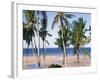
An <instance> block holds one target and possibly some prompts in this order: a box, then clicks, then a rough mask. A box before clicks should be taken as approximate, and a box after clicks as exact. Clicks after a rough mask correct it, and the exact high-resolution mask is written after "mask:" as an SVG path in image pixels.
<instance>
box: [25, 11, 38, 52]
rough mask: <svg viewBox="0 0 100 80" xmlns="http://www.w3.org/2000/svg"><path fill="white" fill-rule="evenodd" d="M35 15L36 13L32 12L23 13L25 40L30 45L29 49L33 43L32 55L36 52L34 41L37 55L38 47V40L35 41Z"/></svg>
mask: <svg viewBox="0 0 100 80" xmlns="http://www.w3.org/2000/svg"><path fill="white" fill-rule="evenodd" d="M35 13H36V12H35V11H32V10H24V11H23V15H24V21H23V23H24V24H23V39H24V40H25V41H26V42H27V43H28V47H29V45H30V43H31V45H32V53H33V52H34V49H33V41H34V46H35V49H36V53H37V45H36V39H35V32H37V28H36V17H35ZM27 50H28V49H27ZM27 52H28V51H27Z"/></svg>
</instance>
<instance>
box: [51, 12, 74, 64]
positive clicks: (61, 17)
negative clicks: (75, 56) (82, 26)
mask: <svg viewBox="0 0 100 80" xmlns="http://www.w3.org/2000/svg"><path fill="white" fill-rule="evenodd" d="M72 16H73V15H71V14H65V13H64V12H58V13H57V15H56V16H55V18H54V21H53V24H52V29H53V28H54V26H55V24H57V23H58V24H59V26H60V30H61V38H62V43H63V52H64V56H63V58H64V65H66V54H67V53H66V45H65V44H66V43H64V33H63V27H65V26H64V25H66V26H67V27H69V25H70V23H69V21H68V18H72Z"/></svg>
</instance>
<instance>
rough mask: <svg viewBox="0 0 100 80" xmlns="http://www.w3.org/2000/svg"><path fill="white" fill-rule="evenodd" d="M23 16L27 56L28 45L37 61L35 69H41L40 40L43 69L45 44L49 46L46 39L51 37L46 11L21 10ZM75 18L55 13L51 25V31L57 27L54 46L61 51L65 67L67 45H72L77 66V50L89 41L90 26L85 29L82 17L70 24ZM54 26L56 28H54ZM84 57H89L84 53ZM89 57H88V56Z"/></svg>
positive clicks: (67, 14) (63, 13)
mask: <svg viewBox="0 0 100 80" xmlns="http://www.w3.org/2000/svg"><path fill="white" fill-rule="evenodd" d="M23 16H24V19H25V21H23V40H25V41H26V44H27V56H28V48H29V45H31V46H32V53H33V54H35V53H36V54H35V57H36V59H37V67H38V68H41V62H40V45H41V44H40V40H42V43H43V45H42V46H43V59H44V60H43V62H44V67H45V66H46V62H45V58H46V47H45V44H48V45H50V44H49V41H48V40H47V39H46V37H47V36H48V37H53V35H51V34H50V33H49V31H48V30H47V27H48V23H47V19H48V17H47V12H46V11H32V10H23ZM73 17H75V15H73V14H69V13H65V12H57V14H56V16H55V17H54V20H53V22H52V25H51V29H52V30H53V29H54V27H58V28H59V31H58V36H59V37H58V38H56V40H55V43H54V44H55V45H57V46H58V48H59V49H60V50H62V51H63V60H62V65H64V66H66V65H67V48H68V47H69V45H73V47H74V48H73V49H74V50H73V51H74V52H73V54H76V55H77V64H79V50H80V47H83V48H84V45H85V44H88V43H89V42H90V41H91V26H89V27H86V21H84V20H83V18H82V17H80V18H78V19H77V20H74V21H73V22H72V23H70V21H69V19H71V18H73ZM55 25H56V26H55ZM57 25H58V26H57ZM86 32H89V34H90V35H89V36H87V35H86ZM37 36H38V44H36V37H37ZM84 53H85V54H86V55H89V54H88V53H86V52H85V49H84ZM89 56H90V55H89Z"/></svg>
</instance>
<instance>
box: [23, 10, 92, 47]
mask: <svg viewBox="0 0 100 80" xmlns="http://www.w3.org/2000/svg"><path fill="white" fill-rule="evenodd" d="M66 13H67V12H66ZM56 14H57V12H52V11H48V12H47V24H48V25H47V31H48V32H49V33H50V34H51V35H52V37H49V36H47V37H46V39H47V40H48V41H49V44H50V45H47V44H46V47H47V48H54V47H58V46H57V45H55V44H54V42H55V40H56V38H58V33H57V32H58V31H59V28H58V26H59V25H55V27H54V29H52V23H53V20H54V17H55V16H56ZM68 14H69V13H68ZM70 14H72V15H74V17H73V18H71V19H68V20H69V22H70V23H72V22H73V21H74V20H77V19H78V18H80V17H82V18H83V20H84V21H86V26H85V27H86V28H88V27H89V26H90V25H91V14H89V13H75V12H70ZM23 18H24V19H23V20H24V21H25V16H24V17H23ZM86 35H88V33H87V34H86ZM37 41H38V38H37V39H36V43H37V44H38V42H37ZM40 44H41V45H40V48H42V46H43V45H42V40H40ZM24 46H26V43H25V41H24ZM85 46H86V47H90V46H91V43H89V44H87V45H85ZM30 47H31V45H30ZM70 47H72V45H70Z"/></svg>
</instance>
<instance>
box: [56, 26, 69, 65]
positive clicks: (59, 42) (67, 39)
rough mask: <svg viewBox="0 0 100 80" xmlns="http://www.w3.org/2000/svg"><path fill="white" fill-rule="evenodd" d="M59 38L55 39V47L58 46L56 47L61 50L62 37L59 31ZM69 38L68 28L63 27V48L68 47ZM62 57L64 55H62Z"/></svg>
mask: <svg viewBox="0 0 100 80" xmlns="http://www.w3.org/2000/svg"><path fill="white" fill-rule="evenodd" d="M58 35H59V38H57V39H56V41H57V42H55V44H56V45H58V47H59V48H60V49H61V50H62V49H63V43H62V37H61V30H60V31H59V32H58ZM70 36H71V32H70V30H69V28H66V27H63V40H64V43H65V47H68V46H69V45H70V43H69V41H70ZM66 55H67V53H66ZM63 56H64V54H63ZM63 64H64V59H63Z"/></svg>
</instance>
